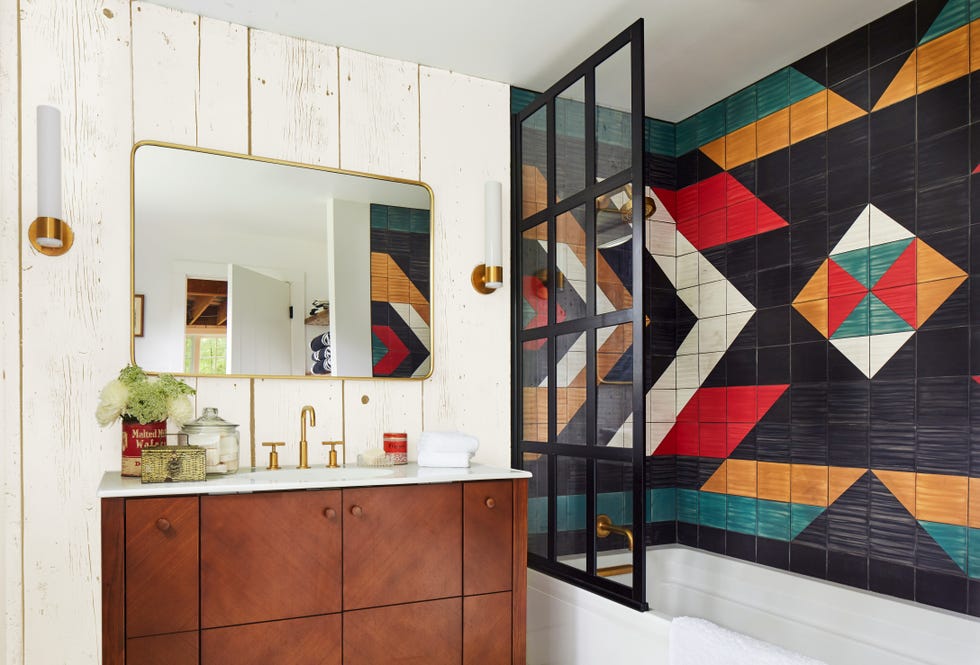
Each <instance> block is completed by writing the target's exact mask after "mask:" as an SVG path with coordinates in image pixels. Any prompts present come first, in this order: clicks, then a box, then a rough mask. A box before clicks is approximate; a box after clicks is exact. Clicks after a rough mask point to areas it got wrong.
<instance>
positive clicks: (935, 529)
mask: <svg viewBox="0 0 980 665" xmlns="http://www.w3.org/2000/svg"><path fill="white" fill-rule="evenodd" d="M919 524H921V525H922V528H923V529H925V530H926V531H927V532H928V533H929V535H930V536H932V539H933V540H935V541H936V542H937V543H939V546H940V547H942V548H943V550H945V551H946V554H948V555H949V558H950V559H952V560H953V561H954V562H956V565H957V566H959V567H960V568H962V569H963V572H964V573H965V572H966V535H967V530H968V529H967V527H965V526H956V525H955V524H940V523H939V522H926V521H924V520H919ZM971 530H972V529H971Z"/></svg>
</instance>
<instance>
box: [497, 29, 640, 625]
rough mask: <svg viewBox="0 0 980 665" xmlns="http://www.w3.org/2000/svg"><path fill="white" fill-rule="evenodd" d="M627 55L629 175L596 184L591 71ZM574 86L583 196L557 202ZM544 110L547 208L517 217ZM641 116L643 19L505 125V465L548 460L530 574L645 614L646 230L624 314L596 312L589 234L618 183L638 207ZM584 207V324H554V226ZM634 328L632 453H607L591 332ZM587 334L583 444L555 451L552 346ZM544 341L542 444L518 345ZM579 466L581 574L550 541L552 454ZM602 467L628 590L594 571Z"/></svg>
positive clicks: (636, 250)
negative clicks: (539, 281)
mask: <svg viewBox="0 0 980 665" xmlns="http://www.w3.org/2000/svg"><path fill="white" fill-rule="evenodd" d="M626 47H628V48H629V56H630V74H631V89H630V94H631V113H630V127H631V132H632V136H631V150H632V154H631V156H630V166H629V168H627V169H625V170H623V171H621V172H620V173H617V174H615V175H613V176H611V177H608V178H605V179H604V180H602V181H601V182H598V183H597V182H596V143H597V137H596V89H595V77H596V68H597V67H598V66H599V65H600V64H602V63H603V62H604V61H605V60H607V59H608V58H609V57H611V56H612V55H614V54H616V53H617V52H619V51H620V50H621V49H624V48H626ZM579 80H584V81H585V159H586V162H585V164H586V166H585V169H586V170H585V176H586V177H585V187H584V189H583V190H582V191H580V192H577V193H576V194H574V195H571V196H568V197H567V198H564V199H563V200H562V201H560V202H558V203H553V202H554V201H555V198H556V196H555V193H556V192H555V190H556V180H557V179H556V168H555V167H556V158H555V153H556V138H555V100H556V99H557V98H558V97H559V96H560V95H561V93H562V92H564V91H565V90H566V89H567V88H569V87H570V86H571V85H573V84H575V83H576V82H578V81H579ZM542 108H544V109H546V111H545V114H546V116H547V126H546V132H547V134H546V136H547V140H546V159H547V162H546V168H547V172H548V178H547V181H548V186H547V196H548V202H549V204H548V205H547V206H546V207H545V209H544V210H541V211H539V212H537V213H535V214H534V215H531V216H529V217H527V218H522V202H523V191H522V188H523V177H522V171H523V168H522V166H523V155H522V150H523V146H522V138H523V136H522V127H523V124H522V123H523V122H524V121H525V120H526V119H527V118H529V117H530V116H532V115H533V114H534V113H536V112H537V111H539V110H540V109H542ZM643 109H644V71H643V20H642V19H640V20H638V21H636V22H635V23H634V24H633V25H631V26H630V27H629V28H627V29H626V30H624V31H623V32H622V33H620V34H619V35H617V36H616V37H615V38H614V39H612V40H611V41H610V42H609V43H607V44H606V45H605V46H603V47H602V48H601V49H599V50H598V51H596V52H595V53H594V54H592V56H590V57H589V58H588V59H586V60H585V61H584V62H582V63H581V64H580V65H579V66H577V67H576V68H575V69H573V70H572V71H571V72H569V73H568V74H566V75H565V76H564V77H562V78H561V80H559V81H558V82H557V83H555V84H554V85H553V86H551V88H549V89H548V90H547V91H546V92H544V93H543V94H541V95H539V96H537V97H536V98H535V99H534V100H533V101H532V102H531V103H530V104H528V105H527V106H526V107H525V108H524V109H523V110H522V111H520V112H519V113H516V114H514V116H513V117H512V125H511V178H512V188H511V191H512V192H513V193H514V194H513V196H512V201H511V218H512V220H513V228H514V233H512V234H511V235H512V247H511V249H512V254H511V256H512V257H513V258H512V261H511V284H512V285H514V286H513V297H512V303H511V305H512V312H511V314H512V316H511V320H512V329H511V349H512V367H513V376H512V409H513V410H512V413H513V414H514V417H513V419H512V428H513V431H512V442H513V445H512V451H513V452H512V454H513V458H512V464H513V466H514V467H515V468H522V467H523V458H524V453H542V454H545V455H547V459H548V476H549V477H548V550H547V551H548V556H547V557H543V556H540V555H538V554H534V553H531V554H529V555H528V565H529V566H530V567H531V568H534V569H536V570H539V571H541V572H544V573H546V574H548V575H552V576H554V577H557V578H559V579H562V580H564V581H567V582H570V583H572V584H574V585H576V586H579V587H582V588H585V589H587V590H589V591H592V592H594V593H596V594H599V595H601V596H603V597H606V598H609V599H611V600H614V601H616V602H619V603H622V604H624V605H627V606H629V607H632V608H635V609H638V610H646V609H647V603H646V588H645V587H646V570H645V554H646V552H645V547H644V545H643V544H644V543H645V542H646V538H645V534H644V522H645V489H644V488H645V484H644V478H643V474H644V466H645V465H644V458H645V445H646V441H645V422H646V417H645V416H646V414H645V395H644V391H643V386H644V381H643V379H644V377H643V364H644V363H643V351H644V348H643V329H644V312H643V252H644V247H645V244H644V224H643V223H642V218H641V217H639V218H638V219H639V221H638V222H637V223H634V224H633V238H632V240H633V244H632V293H633V306H632V308H631V309H629V310H622V311H614V312H606V313H604V314H596V297H595V289H596V259H595V256H596V237H595V236H596V233H595V218H596V211H595V200H596V199H597V198H598V197H599V196H600V195H602V194H606V193H609V192H612V191H615V190H617V189H619V188H621V187H623V186H625V185H628V184H632V187H633V210H643V209H644V193H645V188H644V183H643V157H644V151H643V148H644V144H643V122H644V119H643V116H644V114H643ZM583 204H584V208H585V229H586V284H587V285H588V288H589V289H590V292H589V295H588V296H587V298H586V301H587V302H586V307H587V310H586V316H584V317H580V318H576V319H574V320H571V321H562V322H560V323H559V322H557V321H556V318H557V317H556V306H557V304H556V293H555V288H556V280H555V279H554V276H555V274H556V269H557V268H556V251H555V250H556V219H557V217H558V216H559V215H561V214H562V213H565V212H568V211H570V210H573V209H574V208H576V207H578V206H582V205H583ZM542 222H546V223H547V228H548V265H547V270H548V324H547V325H545V326H540V327H537V328H533V329H530V330H523V329H522V321H523V316H522V314H523V308H522V302H521V301H522V288H521V284H522V277H523V274H524V267H523V265H522V262H523V255H522V251H521V242H522V238H523V233H524V231H526V230H528V229H530V228H533V227H535V226H537V225H538V224H541V223H542ZM622 324H631V326H632V349H633V367H632V376H633V378H632V413H633V442H632V443H633V447H632V449H627V448H613V447H606V446H597V445H596V438H597V414H596V407H597V404H598V387H597V381H596V362H595V357H596V330H597V329H599V328H604V327H607V326H613V325H622ZM576 332H578V333H583V332H584V333H585V334H586V357H587V358H588V362H587V363H586V367H587V370H586V401H585V409H586V425H587V427H586V432H587V435H586V445H572V444H559V443H557V438H558V437H557V422H556V414H557V390H556V386H555V384H554V377H555V376H556V368H557V351H556V344H555V340H556V338H557V337H558V336H560V335H564V334H568V333H576ZM539 339H544V340H547V346H546V348H547V362H548V377H549V382H548V440H549V443H540V442H530V441H524V440H523V438H522V434H523V423H522V414H523V412H524V411H523V385H524V377H523V363H522V361H521V360H522V358H521V354H522V349H523V345H524V343H525V342H528V341H532V340H539ZM559 455H562V456H567V457H571V458H577V459H584V460H585V463H586V520H587V535H588V537H587V538H586V561H587V568H586V570H585V571H582V570H579V569H576V568H573V567H571V566H568V565H565V564H562V563H560V562H558V561H557V558H556V538H557V515H556V505H557V487H558V483H557V482H556V477H557V459H558V456H559ZM600 460H611V461H619V462H624V463H630V464H632V473H633V478H632V514H633V523H632V530H633V536H634V542H635V543H637V545H636V547H634V551H633V578H632V579H633V585H632V587H631V588H630V587H625V586H623V585H622V584H619V583H617V582H613V581H611V580H608V579H605V578H602V577H598V576H597V575H596V574H595V573H596V542H595V518H596V466H597V462H598V461H600Z"/></svg>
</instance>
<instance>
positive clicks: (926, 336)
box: [916, 308, 970, 377]
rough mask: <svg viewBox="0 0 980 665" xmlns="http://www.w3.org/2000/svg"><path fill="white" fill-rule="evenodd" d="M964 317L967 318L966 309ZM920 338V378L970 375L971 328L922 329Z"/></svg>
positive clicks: (918, 359)
mask: <svg viewBox="0 0 980 665" xmlns="http://www.w3.org/2000/svg"><path fill="white" fill-rule="evenodd" d="M963 316H964V318H965V317H966V311H965V308H964V312H963ZM918 338H919V339H918V340H917V346H918V357H917V359H916V360H917V366H918V368H919V377H934V376H966V375H968V374H969V373H970V334H969V328H967V327H966V326H963V327H960V328H939V329H937V330H928V329H922V330H919V332H918Z"/></svg>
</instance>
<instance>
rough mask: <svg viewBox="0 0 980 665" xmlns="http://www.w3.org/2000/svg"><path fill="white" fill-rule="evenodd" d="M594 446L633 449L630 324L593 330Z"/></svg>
mask: <svg viewBox="0 0 980 665" xmlns="http://www.w3.org/2000/svg"><path fill="white" fill-rule="evenodd" d="M595 355H596V358H595V365H596V383H597V386H596V393H597V394H596V398H597V401H598V404H596V445H600V446H613V447H616V448H632V447H633V324H631V323H623V324H620V325H618V326H608V327H605V328H599V329H597V330H596V354H595Z"/></svg>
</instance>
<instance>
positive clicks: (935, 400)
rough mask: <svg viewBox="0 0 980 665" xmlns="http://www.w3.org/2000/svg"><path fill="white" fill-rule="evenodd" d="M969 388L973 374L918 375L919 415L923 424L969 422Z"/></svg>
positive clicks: (918, 417) (917, 399)
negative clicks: (955, 375) (919, 377)
mask: <svg viewBox="0 0 980 665" xmlns="http://www.w3.org/2000/svg"><path fill="white" fill-rule="evenodd" d="M969 390H970V378H969V377H934V378H925V379H918V380H917V381H916V418H917V420H918V423H919V425H920V427H921V426H922V425H932V426H953V425H969V424H970V417H969V416H970V410H969V403H970V393H969Z"/></svg>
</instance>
